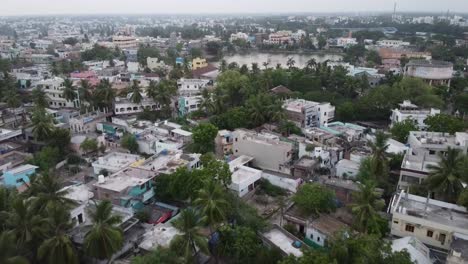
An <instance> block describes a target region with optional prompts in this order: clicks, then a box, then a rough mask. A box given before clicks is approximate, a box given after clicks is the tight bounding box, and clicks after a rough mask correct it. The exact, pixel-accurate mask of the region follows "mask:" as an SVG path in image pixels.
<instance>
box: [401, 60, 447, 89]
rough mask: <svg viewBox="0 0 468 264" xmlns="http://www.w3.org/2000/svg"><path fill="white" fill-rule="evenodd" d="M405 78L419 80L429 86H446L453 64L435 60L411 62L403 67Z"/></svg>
mask: <svg viewBox="0 0 468 264" xmlns="http://www.w3.org/2000/svg"><path fill="white" fill-rule="evenodd" d="M404 74H405V76H410V77H416V78H421V79H423V80H424V81H425V82H427V83H428V84H429V85H447V86H450V81H451V80H452V77H453V64H452V63H451V62H446V61H436V60H411V61H410V62H409V63H408V64H406V66H405V70H404Z"/></svg>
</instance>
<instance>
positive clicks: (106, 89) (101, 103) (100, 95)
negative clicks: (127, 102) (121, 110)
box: [95, 79, 115, 109]
mask: <svg viewBox="0 0 468 264" xmlns="http://www.w3.org/2000/svg"><path fill="white" fill-rule="evenodd" d="M95 95H96V96H95V100H96V101H95V102H96V103H95V105H96V106H97V107H107V108H108V109H109V108H112V105H113V103H114V98H115V92H114V90H113V89H112V85H111V84H110V82H109V80H108V79H103V80H101V82H100V83H99V85H98V87H97V88H96V91H95Z"/></svg>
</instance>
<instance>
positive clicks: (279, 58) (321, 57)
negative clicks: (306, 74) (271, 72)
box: [223, 52, 343, 68]
mask: <svg viewBox="0 0 468 264" xmlns="http://www.w3.org/2000/svg"><path fill="white" fill-rule="evenodd" d="M289 58H293V59H294V61H295V62H296V63H295V64H294V66H295V67H298V68H304V67H305V66H306V65H307V61H309V60H310V59H312V58H313V59H315V60H316V61H317V62H324V61H327V60H330V61H339V60H342V59H343V56H342V55H340V54H326V53H311V54H282V53H258V52H254V53H248V54H235V55H231V56H224V57H223V59H224V60H226V62H227V63H228V64H229V63H231V62H236V63H237V64H239V66H242V64H246V65H247V66H249V68H250V67H251V65H252V63H258V67H260V68H263V63H264V62H268V63H269V65H268V67H270V68H273V67H276V65H277V64H278V63H279V64H281V66H282V67H283V68H286V67H287V65H286V64H287V62H288V59H289Z"/></svg>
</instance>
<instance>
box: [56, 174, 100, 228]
mask: <svg viewBox="0 0 468 264" xmlns="http://www.w3.org/2000/svg"><path fill="white" fill-rule="evenodd" d="M61 191H66V194H65V198H68V199H70V200H72V201H74V202H75V203H76V204H75V205H74V207H73V208H72V209H71V210H70V217H71V219H72V220H73V221H74V222H75V226H79V225H81V224H83V223H85V222H86V219H87V212H86V210H85V209H86V206H87V205H88V202H89V200H90V199H92V198H93V197H94V195H93V193H92V192H91V191H90V190H89V187H88V186H86V185H85V184H81V183H80V184H75V185H70V186H67V187H65V188H63V189H62V190H61Z"/></svg>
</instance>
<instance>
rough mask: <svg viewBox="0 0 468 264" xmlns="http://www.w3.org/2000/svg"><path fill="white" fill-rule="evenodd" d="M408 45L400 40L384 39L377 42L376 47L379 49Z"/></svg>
mask: <svg viewBox="0 0 468 264" xmlns="http://www.w3.org/2000/svg"><path fill="white" fill-rule="evenodd" d="M409 45H411V43H409V42H406V41H402V40H392V39H384V40H379V41H377V46H381V47H404V46H409Z"/></svg>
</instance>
